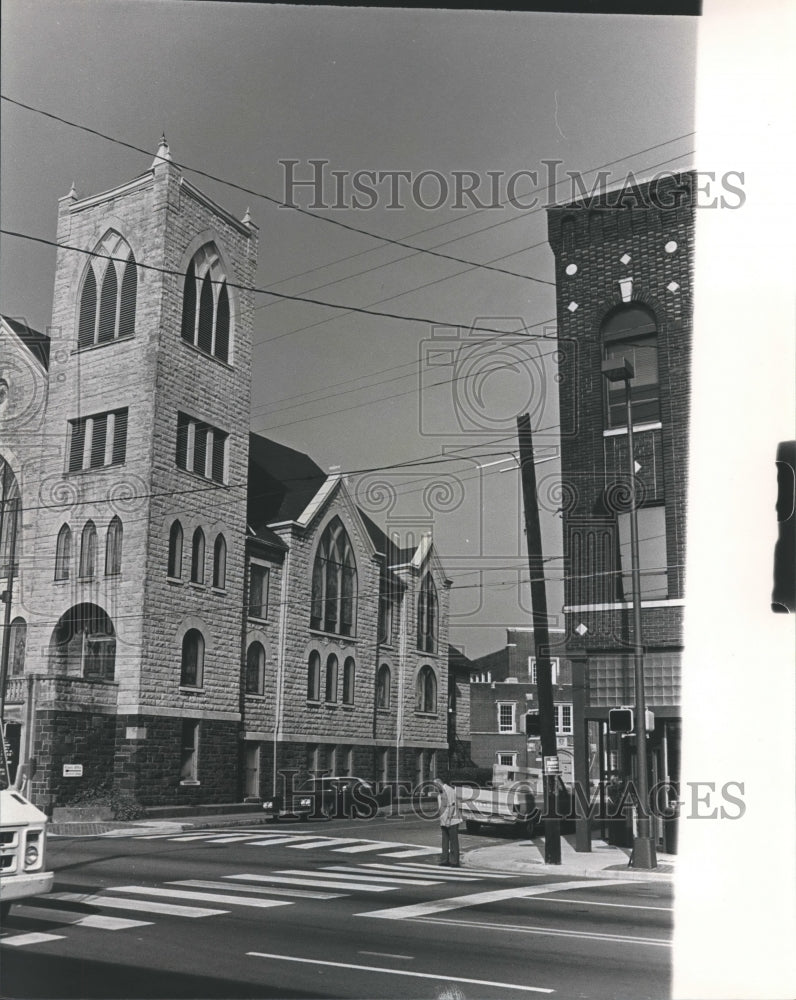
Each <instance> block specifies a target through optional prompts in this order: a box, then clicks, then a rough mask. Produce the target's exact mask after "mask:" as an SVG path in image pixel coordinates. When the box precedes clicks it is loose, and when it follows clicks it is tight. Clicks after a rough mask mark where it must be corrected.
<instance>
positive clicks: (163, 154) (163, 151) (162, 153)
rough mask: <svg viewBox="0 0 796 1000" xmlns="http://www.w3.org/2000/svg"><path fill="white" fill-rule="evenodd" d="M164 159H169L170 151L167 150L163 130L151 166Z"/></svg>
mask: <svg viewBox="0 0 796 1000" xmlns="http://www.w3.org/2000/svg"><path fill="white" fill-rule="evenodd" d="M166 160H171V153H170V152H169V144H168V143H167V142H166V133H165V132H164V133H163V134H162V135H161V137H160V145H159V146H158V151H157V153H156V154H155V159H154V160H153V161H152V166H153V167H156V166H158V164H160V163H163V162H164V161H166Z"/></svg>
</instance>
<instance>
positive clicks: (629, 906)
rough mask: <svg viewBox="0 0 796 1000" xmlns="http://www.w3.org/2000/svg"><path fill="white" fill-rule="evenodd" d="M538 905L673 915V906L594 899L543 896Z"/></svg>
mask: <svg viewBox="0 0 796 1000" xmlns="http://www.w3.org/2000/svg"><path fill="white" fill-rule="evenodd" d="M537 902H539V903H580V905H581V906H613V907H618V908H619V909H622V910H660V911H661V912H662V913H674V907H673V906H642V905H641V903H603V902H602V901H601V900H596V899H571V898H569V897H567V898H566V899H555V898H553V899H545V898H544V897H543V896H539V897H538V898H537Z"/></svg>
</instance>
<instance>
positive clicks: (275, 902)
mask: <svg viewBox="0 0 796 1000" xmlns="http://www.w3.org/2000/svg"><path fill="white" fill-rule="evenodd" d="M113 891H114V892H133V893H137V894H138V895H139V896H169V897H174V898H176V899H193V900H196V901H197V902H203V903H224V904H229V903H235V904H236V905H238V906H257V907H260V908H262V909H267V908H268V907H270V906H292V905H293V904H292V903H289V902H288V901H287V900H286V899H259V898H256V897H254V896H222V895H219V894H218V893H214V892H190V891H189V890H187V889H157V888H150V887H148V886H145V885H115V886H114V887H113Z"/></svg>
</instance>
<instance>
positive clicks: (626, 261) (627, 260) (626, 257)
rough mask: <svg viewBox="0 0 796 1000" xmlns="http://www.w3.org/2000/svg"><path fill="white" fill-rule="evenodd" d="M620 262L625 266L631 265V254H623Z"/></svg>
mask: <svg viewBox="0 0 796 1000" xmlns="http://www.w3.org/2000/svg"><path fill="white" fill-rule="evenodd" d="M619 260H620V262H621V263H622V264H624V265H625V266H627V265H628V264H629V263H630V254H629V253H623V254H622V256H621V257H620V258H619Z"/></svg>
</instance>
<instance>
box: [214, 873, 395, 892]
mask: <svg viewBox="0 0 796 1000" xmlns="http://www.w3.org/2000/svg"><path fill="white" fill-rule="evenodd" d="M228 877H229V878H235V879H242V880H246V879H248V880H250V881H254V882H276V883H278V884H282V885H309V886H323V887H324V888H325V889H359V891H360V892H391V891H392V890H393V886H391V885H369V884H367V883H364V882H341V881H336V880H333V879H321V878H294V877H293V876H287V875H230V876H228Z"/></svg>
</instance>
